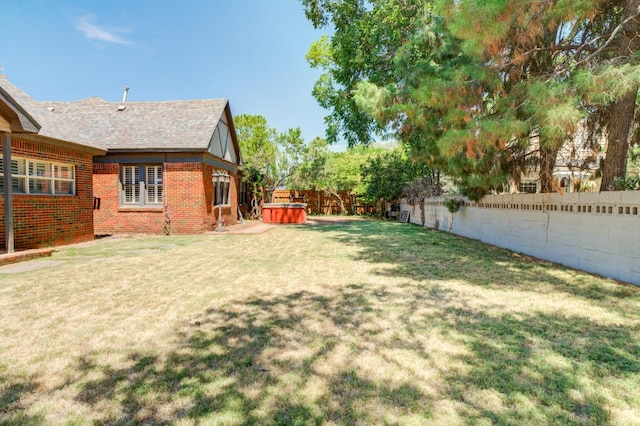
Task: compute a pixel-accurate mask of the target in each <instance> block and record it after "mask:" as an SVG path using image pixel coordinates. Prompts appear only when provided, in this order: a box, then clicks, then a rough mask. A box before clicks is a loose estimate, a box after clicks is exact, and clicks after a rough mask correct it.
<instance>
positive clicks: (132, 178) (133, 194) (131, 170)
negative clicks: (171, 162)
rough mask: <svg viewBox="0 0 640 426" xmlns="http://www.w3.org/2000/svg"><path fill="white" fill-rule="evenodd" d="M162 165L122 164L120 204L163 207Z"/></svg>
mask: <svg viewBox="0 0 640 426" xmlns="http://www.w3.org/2000/svg"><path fill="white" fill-rule="evenodd" d="M162 178H163V169H162V165H147V164H136V165H127V166H122V169H121V175H120V179H121V186H120V189H121V193H120V204H121V205H123V206H149V207H162V201H163V192H164V191H163V179H162Z"/></svg>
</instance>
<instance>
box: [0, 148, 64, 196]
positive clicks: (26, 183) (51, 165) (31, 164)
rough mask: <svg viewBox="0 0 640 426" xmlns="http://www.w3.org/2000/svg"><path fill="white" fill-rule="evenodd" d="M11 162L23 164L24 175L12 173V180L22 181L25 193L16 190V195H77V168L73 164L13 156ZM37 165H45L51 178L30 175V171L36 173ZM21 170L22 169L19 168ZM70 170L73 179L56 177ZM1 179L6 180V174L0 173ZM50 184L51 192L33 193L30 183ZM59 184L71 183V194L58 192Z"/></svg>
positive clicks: (0, 160)
mask: <svg viewBox="0 0 640 426" xmlns="http://www.w3.org/2000/svg"><path fill="white" fill-rule="evenodd" d="M3 160H4V158H3V157H2V156H1V155H0V162H2V161H3ZM11 161H12V162H13V161H17V162H18V164H19V165H20V162H23V163H22V164H23V170H24V173H23V174H14V173H11V179H12V180H13V179H19V180H22V184H23V185H22V186H23V188H24V191H16V190H15V189H14V190H13V191H12V192H13V193H14V194H18V195H21V194H26V195H55V196H75V195H76V167H75V165H73V164H68V163H58V162H54V161H47V160H40V159H35V158H27V157H19V156H18V157H15V156H11ZM36 164H44V165H45V169H47V170H48V171H49V172H48V174H49V176H38V175H36V174H31V175H30V174H29V170H30V169H31V170H34V171H36V170H37V168H36V166H35V165H36ZM18 168H19V169H20V167H18ZM56 168H57V169H58V173H56ZM62 168H68V169H69V170H70V171H71V173H70V174H71V177H70V178H66V177H60V176H56V175H57V174H59V173H60V169H62ZM0 179H4V173H0ZM32 181H33V182H34V183H35V182H42V181H44V182H48V185H49V191H48V192H31V189H30V186H31V185H30V182H32ZM58 182H66V183H70V184H71V187H70V190H71V192H70V193H69V192H56V183H58Z"/></svg>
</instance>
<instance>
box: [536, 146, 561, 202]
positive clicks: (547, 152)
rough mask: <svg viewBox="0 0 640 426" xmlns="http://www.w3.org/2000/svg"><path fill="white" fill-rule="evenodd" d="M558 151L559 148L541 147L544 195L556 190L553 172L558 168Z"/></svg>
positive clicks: (542, 189)
mask: <svg viewBox="0 0 640 426" xmlns="http://www.w3.org/2000/svg"><path fill="white" fill-rule="evenodd" d="M558 150H559V148H558V147H544V146H542V145H540V192H542V193H545V194H548V193H550V192H551V191H553V189H554V188H553V187H554V181H555V178H554V177H553V170H554V169H555V167H556V159H557V157H558Z"/></svg>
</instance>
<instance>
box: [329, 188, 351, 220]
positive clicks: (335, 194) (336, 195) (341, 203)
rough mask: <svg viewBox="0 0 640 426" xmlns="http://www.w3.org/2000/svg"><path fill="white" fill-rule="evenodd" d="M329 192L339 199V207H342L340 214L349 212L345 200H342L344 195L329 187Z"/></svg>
mask: <svg viewBox="0 0 640 426" xmlns="http://www.w3.org/2000/svg"><path fill="white" fill-rule="evenodd" d="M327 192H328V193H329V195H330V196H332V197H333V198H335V199H336V200H338V207H339V208H340V214H341V215H345V214H347V209H346V208H345V207H344V201H342V197H341V196H340V194H338V193H337V192H336V191H334V190H333V189H328V190H327ZM332 213H333V212H332Z"/></svg>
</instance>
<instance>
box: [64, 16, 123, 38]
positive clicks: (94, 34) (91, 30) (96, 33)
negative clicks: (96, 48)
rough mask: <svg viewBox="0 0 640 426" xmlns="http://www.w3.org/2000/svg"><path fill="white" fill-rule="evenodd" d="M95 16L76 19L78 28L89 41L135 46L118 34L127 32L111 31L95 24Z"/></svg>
mask: <svg viewBox="0 0 640 426" xmlns="http://www.w3.org/2000/svg"><path fill="white" fill-rule="evenodd" d="M94 19H95V16H94V15H84V16H81V17H79V18H78V19H76V22H75V23H76V28H77V29H78V31H80V32H81V33H82V35H83V36H85V37H86V38H89V39H94V40H100V41H106V42H109V43H117V44H133V43H132V42H131V41H129V40H127V39H126V38H124V37H121V36H119V35H117V34H116V33H117V32H126V31H125V30H113V29H112V30H109V29H106V28H102V27H99V26H97V25H95V24H93V22H92V21H93V20H94Z"/></svg>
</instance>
